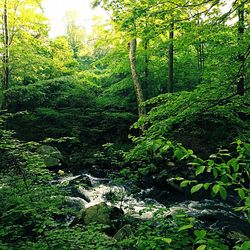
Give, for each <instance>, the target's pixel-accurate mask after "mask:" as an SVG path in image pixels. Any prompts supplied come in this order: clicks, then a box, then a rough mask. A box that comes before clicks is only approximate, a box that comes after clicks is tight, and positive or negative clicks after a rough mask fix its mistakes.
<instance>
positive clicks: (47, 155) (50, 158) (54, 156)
mask: <svg viewBox="0 0 250 250" xmlns="http://www.w3.org/2000/svg"><path fill="white" fill-rule="evenodd" d="M37 152H38V153H39V154H41V155H42V157H43V159H44V162H45V164H46V166H47V167H55V166H60V165H61V160H62V158H63V156H62V154H61V152H60V151H59V150H58V149H57V148H55V147H51V146H48V145H42V146H41V147H39V148H38V149H37Z"/></svg>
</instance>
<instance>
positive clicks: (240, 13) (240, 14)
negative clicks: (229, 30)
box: [237, 2, 245, 95]
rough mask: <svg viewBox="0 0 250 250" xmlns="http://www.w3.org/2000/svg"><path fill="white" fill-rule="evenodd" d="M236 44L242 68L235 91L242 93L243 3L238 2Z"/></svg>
mask: <svg viewBox="0 0 250 250" xmlns="http://www.w3.org/2000/svg"><path fill="white" fill-rule="evenodd" d="M238 18H239V20H238V45H239V54H238V60H239V63H240V64H241V65H242V69H241V71H240V75H239V81H238V83H237V92H238V93H239V95H244V69H245V68H244V63H245V56H244V53H243V51H242V49H241V45H242V43H243V39H244V28H245V27H244V22H245V20H244V3H243V2H242V3H240V4H239V7H238Z"/></svg>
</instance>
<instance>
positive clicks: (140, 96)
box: [129, 38, 146, 117]
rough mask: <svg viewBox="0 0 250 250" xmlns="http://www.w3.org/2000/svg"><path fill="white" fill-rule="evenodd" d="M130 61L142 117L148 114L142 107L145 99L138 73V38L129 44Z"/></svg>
mask: <svg viewBox="0 0 250 250" xmlns="http://www.w3.org/2000/svg"><path fill="white" fill-rule="evenodd" d="M129 61H130V68H131V73H132V78H133V85H134V89H135V94H136V100H137V105H138V115H139V117H141V116H143V115H145V114H146V109H145V107H143V106H142V105H141V104H142V102H143V101H144V98H143V92H142V87H141V83H140V81H139V77H138V74H137V72H136V38H134V39H132V40H131V41H130V43H129Z"/></svg>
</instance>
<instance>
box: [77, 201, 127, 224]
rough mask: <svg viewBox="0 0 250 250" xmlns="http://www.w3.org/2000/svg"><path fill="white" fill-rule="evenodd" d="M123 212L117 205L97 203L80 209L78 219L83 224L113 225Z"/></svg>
mask: <svg viewBox="0 0 250 250" xmlns="http://www.w3.org/2000/svg"><path fill="white" fill-rule="evenodd" d="M123 214H124V212H123V211H122V210H121V209H119V208H117V207H109V206H108V205H107V204H106V203H105V202H101V203H98V204H96V205H93V206H91V207H87V208H85V209H82V210H81V212H80V220H79V222H82V223H83V224H85V225H88V224H90V223H98V224H104V225H109V226H112V227H113V226H115V225H114V224H115V222H116V221H117V220H118V219H120V218H121V217H122V215H123Z"/></svg>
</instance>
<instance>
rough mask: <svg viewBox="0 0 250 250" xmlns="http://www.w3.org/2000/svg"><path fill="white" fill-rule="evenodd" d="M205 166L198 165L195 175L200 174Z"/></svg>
mask: <svg viewBox="0 0 250 250" xmlns="http://www.w3.org/2000/svg"><path fill="white" fill-rule="evenodd" d="M205 168H206V167H205V166H199V167H198V168H197V169H196V171H195V175H196V176H197V175H199V174H202V173H203V172H204V171H205Z"/></svg>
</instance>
